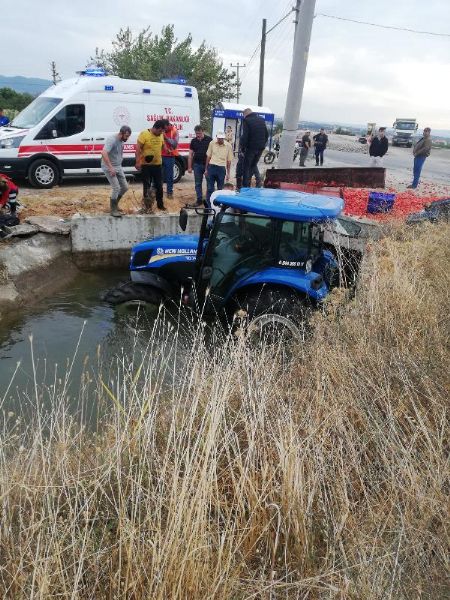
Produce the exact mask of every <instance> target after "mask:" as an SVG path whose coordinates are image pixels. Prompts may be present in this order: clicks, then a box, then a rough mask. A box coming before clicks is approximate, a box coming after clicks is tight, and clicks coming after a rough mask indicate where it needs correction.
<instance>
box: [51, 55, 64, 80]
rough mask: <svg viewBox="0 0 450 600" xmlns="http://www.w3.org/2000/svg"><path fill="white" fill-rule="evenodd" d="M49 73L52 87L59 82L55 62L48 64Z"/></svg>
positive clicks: (59, 78)
mask: <svg viewBox="0 0 450 600" xmlns="http://www.w3.org/2000/svg"><path fill="white" fill-rule="evenodd" d="M50 72H51V74H52V81H53V85H56V84H57V83H58V81H61V77H60V76H59V73H58V71H57V70H56V62H55V61H54V60H52V62H51V63H50Z"/></svg>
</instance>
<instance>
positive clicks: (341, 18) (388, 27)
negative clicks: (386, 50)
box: [315, 13, 450, 37]
mask: <svg viewBox="0 0 450 600" xmlns="http://www.w3.org/2000/svg"><path fill="white" fill-rule="evenodd" d="M315 16H316V17H326V18H327V19H336V20H338V21H349V22H350V23H358V24H359V25H370V26H371V27H380V29H395V30H396V31H408V32H409V33H419V34H422V35H435V36H439V37H450V33H437V32H435V31H420V30H418V29H409V28H408V27H395V26H394V25H381V24H380V23H370V22H368V21H358V20H356V19H347V18H345V17H337V16H336V15H327V14H325V13H316V14H315Z"/></svg>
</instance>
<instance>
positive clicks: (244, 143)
mask: <svg viewBox="0 0 450 600" xmlns="http://www.w3.org/2000/svg"><path fill="white" fill-rule="evenodd" d="M243 114H244V120H243V121H242V136H241V140H240V145H241V147H240V151H241V152H242V154H243V155H244V164H243V177H242V185H243V187H249V186H250V181H251V177H252V173H253V171H254V169H255V166H257V165H258V161H259V159H260V158H261V154H262V153H263V150H264V148H265V147H266V144H267V140H268V139H269V134H268V132H267V127H266V122H265V121H264V119H262V118H261V117H258V115H257V114H255V113H254V112H253V111H252V110H251V109H250V108H246V109H245V110H244V113H243Z"/></svg>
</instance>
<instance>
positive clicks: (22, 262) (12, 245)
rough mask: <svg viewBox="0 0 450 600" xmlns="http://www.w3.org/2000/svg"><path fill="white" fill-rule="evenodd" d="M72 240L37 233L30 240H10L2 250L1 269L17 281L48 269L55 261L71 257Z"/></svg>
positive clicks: (0, 250) (0, 256)
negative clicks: (27, 274) (25, 275)
mask: <svg viewBox="0 0 450 600" xmlns="http://www.w3.org/2000/svg"><path fill="white" fill-rule="evenodd" d="M70 251H71V246H70V239H69V238H67V237H63V236H60V235H50V234H46V233H37V234H36V235H33V236H32V237H30V238H25V239H19V238H17V239H14V238H13V239H10V240H9V243H8V244H4V245H3V244H2V246H1V249H0V268H2V269H3V270H4V271H5V273H6V274H7V277H8V278H10V279H17V278H19V277H21V276H22V275H24V274H26V273H27V272H30V271H35V270H36V269H40V268H45V269H48V268H49V266H50V265H51V264H52V262H53V261H55V260H56V259H58V258H60V257H61V256H62V255H64V254H67V255H69V256H70Z"/></svg>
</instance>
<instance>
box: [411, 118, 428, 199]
mask: <svg viewBox="0 0 450 600" xmlns="http://www.w3.org/2000/svg"><path fill="white" fill-rule="evenodd" d="M430 152H431V129H430V128H429V127H425V129H424V130H423V135H422V137H421V138H420V140H419V141H418V142H417V144H416V145H415V146H414V150H413V155H414V170H413V171H414V179H413V182H412V184H411V185H408V188H410V189H411V188H412V189H413V190H415V189H416V187H417V186H418V185H419V179H420V174H421V172H422V167H423V164H424V162H425V160H426V158H427V156H430Z"/></svg>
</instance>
